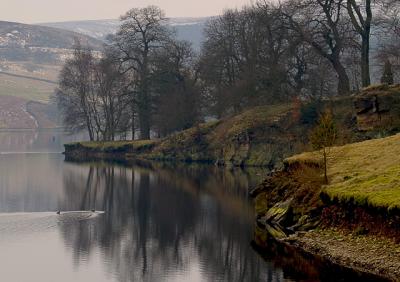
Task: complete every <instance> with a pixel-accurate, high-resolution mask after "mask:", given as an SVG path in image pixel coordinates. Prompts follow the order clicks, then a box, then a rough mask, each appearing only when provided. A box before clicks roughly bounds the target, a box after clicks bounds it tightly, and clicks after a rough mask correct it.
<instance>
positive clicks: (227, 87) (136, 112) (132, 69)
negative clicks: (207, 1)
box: [55, 0, 400, 141]
mask: <svg viewBox="0 0 400 282" xmlns="http://www.w3.org/2000/svg"><path fill="white" fill-rule="evenodd" d="M167 22H168V20H167V19H166V17H165V15H164V13H163V11H162V10H160V9H159V8H158V7H155V6H150V7H147V8H141V9H136V8H135V9H132V10H130V11H128V12H127V13H126V14H125V15H123V16H122V17H121V26H120V28H119V31H118V32H117V34H115V35H110V36H109V38H108V41H107V44H105V46H104V50H103V51H102V52H101V53H99V52H97V51H96V52H95V51H93V50H91V48H90V46H83V45H82V44H80V43H79V42H76V44H75V50H74V55H73V57H72V58H71V59H69V60H68V61H67V62H66V63H65V66H64V68H63V70H62V72H61V74H60V82H59V89H58V90H57V93H56V98H55V99H56V102H57V104H58V106H59V108H60V110H61V112H62V114H63V118H64V124H65V125H66V126H67V127H68V128H69V129H70V130H72V131H80V130H86V131H88V133H89V136H90V139H91V140H101V141H110V140H116V139H125V138H127V137H128V136H130V137H131V138H133V139H134V138H140V139H149V138H152V137H163V136H166V135H168V134H171V133H174V132H177V131H180V130H184V129H187V128H190V127H193V126H195V125H197V124H198V123H200V122H203V121H205V120H208V119H211V118H217V119H220V118H224V117H227V116H230V115H234V114H237V113H240V112H241V111H243V110H245V109H248V108H251V107H254V106H258V105H274V104H280V103H294V102H295V101H297V102H298V101H301V102H304V103H305V102H309V101H312V102H318V101H321V100H323V99H330V98H332V97H333V96H335V95H339V96H344V95H351V94H352V93H354V92H356V91H358V90H359V89H361V88H362V87H367V86H369V85H370V84H375V83H381V82H382V83H388V84H392V83H396V82H399V78H398V76H396V74H397V75H398V74H400V3H399V1H398V0H286V1H283V2H281V3H280V4H274V2H271V3H269V2H267V1H262V2H258V3H257V4H255V5H254V6H251V7H244V8H243V9H241V10H227V11H225V12H224V13H223V14H222V15H221V16H219V17H214V18H211V19H210V21H209V22H208V24H207V27H206V29H205V41H204V43H203V46H202V48H201V50H200V52H195V50H194V49H193V48H192V46H191V44H190V43H189V42H184V41H179V40H177V39H176V36H175V34H174V31H173V30H172V29H171V28H169V27H168V25H167Z"/></svg>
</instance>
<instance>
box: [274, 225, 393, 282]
mask: <svg viewBox="0 0 400 282" xmlns="http://www.w3.org/2000/svg"><path fill="white" fill-rule="evenodd" d="M280 241H281V242H284V243H287V244H290V245H292V246H294V247H296V248H300V249H302V250H304V251H305V252H307V253H310V254H312V255H315V256H321V257H323V258H325V259H327V260H329V261H330V262H332V263H334V264H337V265H341V266H344V267H348V268H351V269H354V270H356V271H359V272H363V273H368V274H372V275H377V276H379V277H382V278H383V279H387V280H388V281H400V245H399V244H397V243H395V242H394V241H393V240H390V239H388V238H384V237H380V236H373V235H355V234H354V233H350V232H348V231H344V230H341V229H338V228H327V229H316V230H311V231H308V232H300V233H296V234H293V235H290V236H289V237H288V238H285V239H280Z"/></svg>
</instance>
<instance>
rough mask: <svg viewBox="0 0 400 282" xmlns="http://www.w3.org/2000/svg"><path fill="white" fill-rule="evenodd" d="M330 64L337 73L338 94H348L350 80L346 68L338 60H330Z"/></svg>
mask: <svg viewBox="0 0 400 282" xmlns="http://www.w3.org/2000/svg"><path fill="white" fill-rule="evenodd" d="M332 65H333V68H334V69H335V71H336V73H337V75H338V80H339V81H338V90H337V92H338V95H340V96H344V95H348V94H349V93H350V80H349V76H348V75H347V73H346V69H345V68H344V66H343V65H342V64H341V63H340V62H339V60H332Z"/></svg>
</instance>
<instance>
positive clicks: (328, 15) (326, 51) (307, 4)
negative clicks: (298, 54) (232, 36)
mask: <svg viewBox="0 0 400 282" xmlns="http://www.w3.org/2000/svg"><path fill="white" fill-rule="evenodd" d="M343 4H344V0H292V1H288V2H286V3H285V7H284V9H282V11H283V13H284V15H285V16H286V17H287V19H288V21H289V28H291V29H292V30H294V32H295V34H296V35H297V36H299V37H300V38H301V39H302V40H303V41H304V42H307V43H308V44H310V46H312V47H313V48H314V49H315V50H316V51H317V52H318V54H319V55H320V56H322V57H324V58H325V59H327V60H328V61H329V62H330V63H331V65H332V67H333V69H334V70H335V72H336V74H337V76H338V94H339V95H345V94H348V93H349V92H350V80H349V77H348V74H347V72H346V68H345V67H344V65H343V63H342V61H341V56H342V54H343V52H344V51H345V49H346V47H348V46H349V44H350V43H351V41H352V37H353V36H352V34H351V30H350V28H349V24H348V22H347V21H346V19H345V17H344V16H343V11H342V10H343Z"/></svg>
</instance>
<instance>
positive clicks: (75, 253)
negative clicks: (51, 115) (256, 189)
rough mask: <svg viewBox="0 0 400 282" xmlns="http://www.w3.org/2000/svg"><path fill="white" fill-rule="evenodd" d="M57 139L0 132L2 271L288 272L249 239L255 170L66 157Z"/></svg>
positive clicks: (43, 277)
mask: <svg viewBox="0 0 400 282" xmlns="http://www.w3.org/2000/svg"><path fill="white" fill-rule="evenodd" d="M64 140H71V137H65V136H63V134H62V133H54V132H41V133H37V132H36V133H34V132H13V133H10V132H7V133H6V132H0V152H2V153H1V154H0V265H1V274H0V275H1V281H41V282H43V281H51V282H53V281H60V282H64V281H85V282H86V281H98V282H100V281H289V280H288V279H286V278H285V277H287V275H286V274H285V273H284V272H283V271H282V270H281V269H280V268H279V267H277V266H276V265H275V264H274V263H273V261H268V260H264V259H262V258H261V257H260V256H259V255H258V254H257V253H256V252H255V251H254V250H253V249H252V247H251V245H250V242H251V240H252V238H253V221H254V216H253V207H252V206H251V202H250V200H249V199H248V196H247V193H248V187H249V186H253V185H255V183H256V182H257V181H259V180H260V175H258V176H257V174H259V173H260V172H259V171H253V172H249V171H244V170H224V169H218V168H215V167H212V166H194V165H191V166H183V165H177V166H172V165H166V164H164V165H163V164H152V165H147V166H143V165H142V166H124V165H118V164H105V163H86V164H76V163H67V162H64V157H63V155H61V154H59V153H56V152H60V151H61V150H62V147H61V145H62V143H63V141H64ZM33 152H35V153H33ZM51 152H53V153H51ZM261 173H262V172H261ZM92 209H95V210H97V211H104V214H103V213H92V212H88V213H69V211H90V210H92ZM57 210H61V211H62V213H61V215H57V214H56V211H57ZM64 211H65V212H64Z"/></svg>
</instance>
